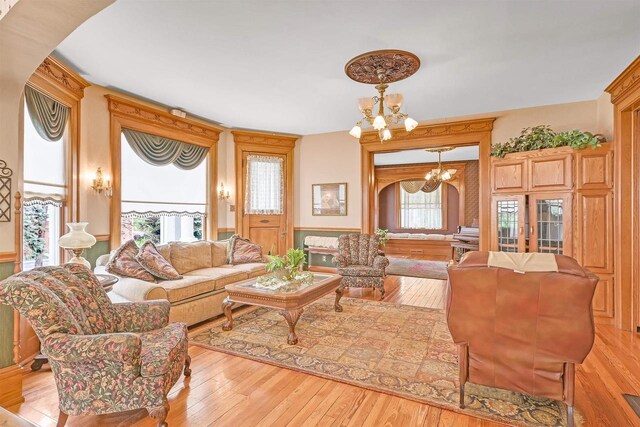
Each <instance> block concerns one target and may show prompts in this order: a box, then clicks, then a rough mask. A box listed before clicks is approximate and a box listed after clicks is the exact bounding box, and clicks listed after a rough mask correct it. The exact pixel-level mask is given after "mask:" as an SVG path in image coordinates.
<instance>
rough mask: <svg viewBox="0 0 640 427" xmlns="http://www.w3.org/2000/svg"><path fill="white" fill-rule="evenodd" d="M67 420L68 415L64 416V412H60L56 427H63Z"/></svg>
mask: <svg viewBox="0 0 640 427" xmlns="http://www.w3.org/2000/svg"><path fill="white" fill-rule="evenodd" d="M67 418H69V414H65V413H64V412H62V411H60V414H58V423H57V424H56V427H64V425H65V424H66V423H67Z"/></svg>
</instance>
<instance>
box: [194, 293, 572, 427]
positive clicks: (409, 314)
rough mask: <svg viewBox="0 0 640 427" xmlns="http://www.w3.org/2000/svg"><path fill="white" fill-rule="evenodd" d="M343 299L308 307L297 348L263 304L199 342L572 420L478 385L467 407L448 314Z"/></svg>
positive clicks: (440, 396)
mask: <svg viewBox="0 0 640 427" xmlns="http://www.w3.org/2000/svg"><path fill="white" fill-rule="evenodd" d="M341 303H342V305H343V306H344V311H343V312H342V313H336V312H335V311H334V310H333V297H332V296H328V297H325V298H323V299H320V300H318V301H317V302H315V303H313V304H311V305H310V306H309V307H307V308H306V309H305V312H304V314H303V315H302V317H301V318H300V320H299V321H298V325H297V327H296V333H297V334H298V337H299V339H300V341H299V343H298V344H297V345H288V344H287V340H286V337H287V331H288V329H287V325H286V323H285V321H284V318H283V317H282V316H281V315H280V314H279V313H278V312H277V311H275V310H271V309H267V308H263V307H259V308H253V309H250V310H248V311H246V312H244V313H241V314H239V315H238V317H237V318H234V328H233V330H232V331H229V332H223V331H222V328H221V326H220V325H221V323H222V321H220V322H218V323H217V324H214V326H213V327H212V328H210V329H208V330H202V331H199V332H195V333H194V334H192V336H191V344H194V345H200V346H202V347H206V348H209V349H213V350H218V351H222V352H225V353H229V354H232V355H236V356H241V357H246V358H249V359H253V360H258V361H261V362H266V363H270V364H273V365H277V366H281V367H284V368H289V369H293V370H296V371H302V372H307V373H310V374H313V375H318V376H321V377H325V378H329V379H332V380H336V381H341V382H345V383H349V384H353V385H356V386H359V387H364V388H367V389H371V390H377V391H381V392H385V393H389V394H393V395H397V396H401V397H404V398H407V399H411V400H415V401H418V402H422V403H426V404H428V405H432V406H437V407H441V408H445V409H450V410H453V411H456V412H462V413H466V414H469V415H472V416H474V417H480V418H486V419H491V420H495V421H500V422H503V423H506V424H510V425H526V426H563V425H566V411H565V410H564V406H563V405H562V403H560V402H556V401H552V400H548V399H542V398H536V397H532V396H528V395H524V394H520V393H514V392H510V391H504V390H497V389H491V388H488V387H481V386H476V385H473V384H467V386H466V393H465V394H466V408H465V409H460V408H459V407H458V399H459V395H458V380H457V378H458V366H457V356H456V347H455V345H454V344H453V341H452V340H451V335H450V334H449V330H448V328H447V325H446V323H445V318H444V311H442V310H436V309H428V308H421V307H413V306H408V305H397V304H391V303H385V302H378V301H366V300H360V299H354V298H343V299H342V301H341ZM576 421H578V420H577V419H576ZM579 424H580V423H578V425H579Z"/></svg>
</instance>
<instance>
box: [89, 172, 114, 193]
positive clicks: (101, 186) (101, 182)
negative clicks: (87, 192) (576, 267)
mask: <svg viewBox="0 0 640 427" xmlns="http://www.w3.org/2000/svg"><path fill="white" fill-rule="evenodd" d="M105 182H106V185H105ZM91 189H92V190H93V191H94V193H96V194H102V192H103V191H104V195H105V196H107V197H111V194H112V189H111V180H109V179H105V177H104V175H103V173H102V168H100V167H99V168H98V170H97V171H96V176H95V178H93V184H92V185H91Z"/></svg>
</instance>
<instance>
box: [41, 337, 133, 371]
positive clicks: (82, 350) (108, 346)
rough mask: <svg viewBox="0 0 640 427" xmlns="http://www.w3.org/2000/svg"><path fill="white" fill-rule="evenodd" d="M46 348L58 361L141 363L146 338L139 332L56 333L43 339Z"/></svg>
mask: <svg viewBox="0 0 640 427" xmlns="http://www.w3.org/2000/svg"><path fill="white" fill-rule="evenodd" d="M42 347H43V350H44V351H43V352H44V353H45V354H46V355H47V357H48V358H49V359H51V360H55V361H58V362H68V363H73V362H83V363H94V362H97V361H101V360H111V361H116V362H124V363H127V364H129V365H133V366H136V365H140V351H141V349H142V341H141V340H140V337H139V336H138V335H136V334H131V333H114V334H99V335H70V334H52V335H49V336H47V337H46V338H45V339H44V342H43V343H42Z"/></svg>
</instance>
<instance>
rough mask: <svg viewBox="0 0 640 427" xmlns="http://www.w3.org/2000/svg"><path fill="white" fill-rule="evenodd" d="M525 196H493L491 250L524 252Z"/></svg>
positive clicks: (525, 246) (525, 245) (525, 247)
mask: <svg viewBox="0 0 640 427" xmlns="http://www.w3.org/2000/svg"><path fill="white" fill-rule="evenodd" d="M526 210H527V209H526V197H525V196H524V195H517V196H494V197H493V199H492V204H491V228H492V233H491V250H493V251H500V252H525V251H526V249H527V244H526Z"/></svg>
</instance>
